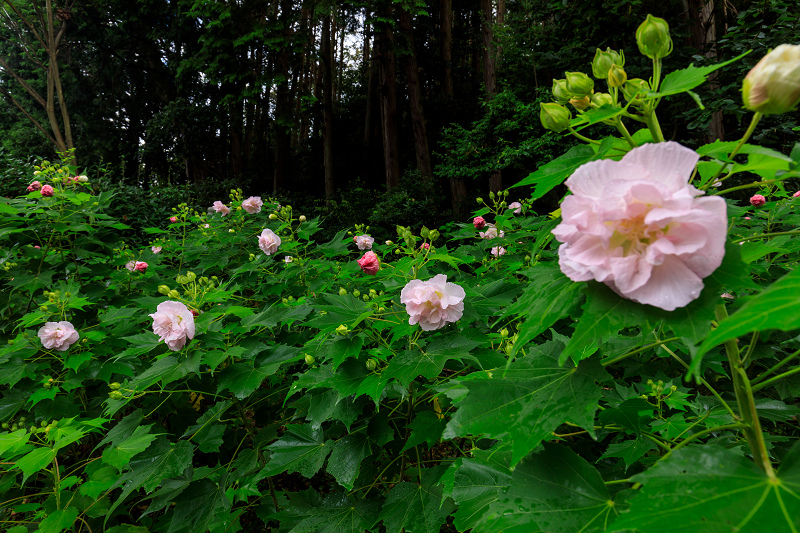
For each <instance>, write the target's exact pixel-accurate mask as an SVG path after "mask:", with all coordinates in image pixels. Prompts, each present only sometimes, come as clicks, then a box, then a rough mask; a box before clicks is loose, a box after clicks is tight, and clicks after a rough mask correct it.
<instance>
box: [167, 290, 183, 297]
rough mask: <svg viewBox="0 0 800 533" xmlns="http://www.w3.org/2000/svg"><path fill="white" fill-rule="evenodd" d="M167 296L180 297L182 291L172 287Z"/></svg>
mask: <svg viewBox="0 0 800 533" xmlns="http://www.w3.org/2000/svg"><path fill="white" fill-rule="evenodd" d="M167 296H169V297H170V298H175V299H178V298H180V297H181V293H179V292H178V291H176V290H175V289H172V290H171V291H169V293H167Z"/></svg>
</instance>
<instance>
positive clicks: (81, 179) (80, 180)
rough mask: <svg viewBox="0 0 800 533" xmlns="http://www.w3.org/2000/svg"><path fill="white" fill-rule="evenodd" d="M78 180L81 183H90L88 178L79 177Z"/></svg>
mask: <svg viewBox="0 0 800 533" xmlns="http://www.w3.org/2000/svg"><path fill="white" fill-rule="evenodd" d="M76 179H77V180H78V182H79V183H86V182H87V181H89V178H88V177H87V176H77V177H76Z"/></svg>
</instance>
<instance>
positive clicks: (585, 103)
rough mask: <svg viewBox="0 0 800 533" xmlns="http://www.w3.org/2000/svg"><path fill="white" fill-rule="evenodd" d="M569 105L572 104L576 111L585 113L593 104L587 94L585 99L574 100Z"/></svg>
mask: <svg viewBox="0 0 800 533" xmlns="http://www.w3.org/2000/svg"><path fill="white" fill-rule="evenodd" d="M569 103H570V104H572V107H574V108H575V109H577V110H579V111H583V110H584V109H586V108H587V107H589V104H590V103H592V100H591V99H590V98H589V95H588V94H587V95H586V96H584V97H583V98H573V99H571V100H570V101H569Z"/></svg>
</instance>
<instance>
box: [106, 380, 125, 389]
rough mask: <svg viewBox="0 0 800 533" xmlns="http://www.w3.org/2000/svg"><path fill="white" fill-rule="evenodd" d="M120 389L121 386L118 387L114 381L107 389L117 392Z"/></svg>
mask: <svg viewBox="0 0 800 533" xmlns="http://www.w3.org/2000/svg"><path fill="white" fill-rule="evenodd" d="M121 387H122V385H120V384H119V383H117V382H116V381H115V382H114V383H109V384H108V388H109V389H111V390H119V389H120V388H121Z"/></svg>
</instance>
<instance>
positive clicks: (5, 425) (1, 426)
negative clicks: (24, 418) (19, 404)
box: [0, 422, 8, 429]
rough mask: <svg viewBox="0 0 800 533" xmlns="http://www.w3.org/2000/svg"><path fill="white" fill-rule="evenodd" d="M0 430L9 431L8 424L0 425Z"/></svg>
mask: <svg viewBox="0 0 800 533" xmlns="http://www.w3.org/2000/svg"><path fill="white" fill-rule="evenodd" d="M0 428H3V429H8V422H3V424H2V425H0Z"/></svg>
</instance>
